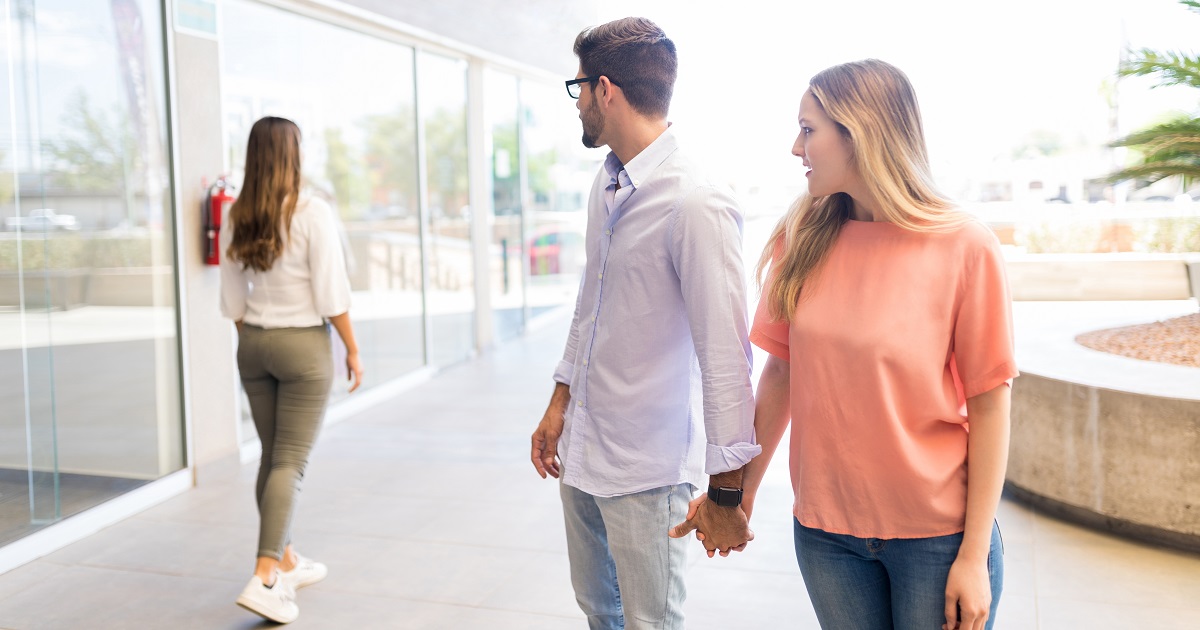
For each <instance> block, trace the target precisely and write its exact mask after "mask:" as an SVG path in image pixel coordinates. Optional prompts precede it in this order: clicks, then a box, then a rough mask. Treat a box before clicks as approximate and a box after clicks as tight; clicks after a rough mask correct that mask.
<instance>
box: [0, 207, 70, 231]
mask: <svg viewBox="0 0 1200 630" xmlns="http://www.w3.org/2000/svg"><path fill="white" fill-rule="evenodd" d="M4 229H6V230H24V231H26V232H48V231H52V230H78V229H79V222H78V221H77V220H76V219H75V216H74V215H70V214H59V213H57V212H55V211H53V210H51V209H50V208H38V209H37V210H30V211H29V214H28V215H26V216H23V217H4Z"/></svg>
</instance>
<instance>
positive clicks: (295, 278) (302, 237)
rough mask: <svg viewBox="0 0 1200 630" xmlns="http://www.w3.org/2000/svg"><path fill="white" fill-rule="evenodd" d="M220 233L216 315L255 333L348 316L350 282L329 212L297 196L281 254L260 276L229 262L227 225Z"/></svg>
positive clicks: (229, 231) (230, 229) (229, 225)
mask: <svg viewBox="0 0 1200 630" xmlns="http://www.w3.org/2000/svg"><path fill="white" fill-rule="evenodd" d="M223 227H225V229H223V230H221V238H220V246H221V314H222V315H224V316H225V317H228V318H230V319H233V320H242V321H244V322H246V323H247V324H251V325H253V326H258V327H260V328H305V327H309V326H320V325H321V324H323V323H324V321H325V319H324V318H326V317H332V316H334V315H341V314H342V313H345V312H347V311H349V310H350V278H349V276H347V274H346V258H345V256H344V255H343V254H342V244H341V241H340V240H339V239H338V230H337V222H336V219H335V218H334V216H333V209H332V208H330V207H329V204H327V203H325V202H324V201H322V200H320V199H316V198H313V197H309V196H304V195H302V196H301V197H300V201H299V202H298V203H297V204H296V212H295V214H293V215H292V229H291V235H290V237H288V238H287V242H286V243H285V244H284V247H283V253H282V254H281V255H280V256H279V258H278V259H277V260H276V261H275V264H273V265H271V269H269V270H268V271H266V272H259V271H255V270H254V269H249V268H247V269H243V268H242V263H241V262H239V261H235V260H229V259H228V256H227V255H226V253H225V252H226V251H227V250H228V249H229V244H230V243H231V242H233V230H234V227H233V224H232V222H230V221H228V220H227V221H226V222H225V225H224V226H223Z"/></svg>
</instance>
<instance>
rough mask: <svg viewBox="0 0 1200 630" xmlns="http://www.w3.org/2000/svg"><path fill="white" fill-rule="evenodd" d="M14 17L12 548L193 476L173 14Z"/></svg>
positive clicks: (0, 434) (39, 12)
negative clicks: (174, 145) (169, 115)
mask: <svg viewBox="0 0 1200 630" xmlns="http://www.w3.org/2000/svg"><path fill="white" fill-rule="evenodd" d="M9 6H10V7H11V13H9V14H7V15H5V16H4V18H5V20H6V21H7V23H6V25H5V26H6V28H7V29H8V30H7V31H6V32H10V33H14V34H15V37H14V41H13V42H12V45H11V46H8V47H6V51H5V52H4V54H6V55H7V54H11V55H12V56H11V57H6V58H5V59H4V68H5V70H4V71H5V72H6V74H7V76H5V77H4V78H5V85H13V86H14V87H15V90H14V93H13V95H12V96H13V99H12V102H13V103H14V105H15V108H13V109H12V110H11V111H10V109H9V103H8V102H7V99H6V102H5V103H4V105H2V106H0V107H3V108H4V114H3V118H4V120H5V122H6V123H8V124H11V125H13V126H14V127H15V128H16V129H17V134H16V136H15V137H13V138H11V140H10V141H9V142H8V143H7V144H6V145H5V146H2V147H0V152H2V153H3V156H0V163H3V164H4V170H5V172H6V175H7V176H6V177H5V178H4V179H5V183H4V184H0V214H2V215H3V217H4V228H5V230H4V232H3V233H2V235H0V408H2V409H0V417H2V418H3V419H2V420H0V495H2V496H4V497H5V498H6V499H7V498H8V497H11V496H18V495H21V494H23V495H24V496H26V497H28V500H27V501H14V502H10V501H7V500H6V501H5V502H4V509H3V510H0V544H2V543H3V542H4V541H6V540H11V539H13V538H16V537H20V536H22V535H25V534H27V533H28V532H30V531H33V530H34V529H36V528H37V527H38V526H41V525H44V524H46V523H51V522H54V521H55V520H58V519H59V518H61V517H64V516H69V515H71V514H74V513H76V512H79V511H81V510H83V509H86V508H88V507H92V506H94V505H96V504H98V503H100V502H102V501H104V500H107V499H109V498H112V497H114V496H116V495H118V494H121V493H122V492H125V491H127V490H129V489H131V488H133V487H136V486H138V485H141V484H144V483H146V482H147V481H149V480H152V479H156V478H158V477H161V476H163V475H165V474H167V473H170V472H172V471H175V470H179V469H180V468H182V467H183V466H184V438H183V423H182V414H181V408H180V404H179V359H178V353H177V347H178V343H177V330H176V323H175V320H176V318H175V308H176V299H175V294H174V281H173V275H174V269H173V264H174V253H173V237H172V235H173V227H172V225H171V220H172V209H171V194H170V181H169V171H170V169H169V163H168V149H167V129H166V124H165V123H166V115H165V111H166V110H165V108H166V102H165V94H166V93H165V85H164V84H165V81H164V76H165V75H164V67H163V63H164V52H163V49H162V38H163V33H162V31H161V27H160V25H161V23H162V16H161V8H160V7H161V5H160V3H159V2H153V1H150V0H113V1H111V2H104V3H96V2H83V1H81V0H36V1H30V0H26V1H24V2H18V3H12V4H11V5H9ZM10 80H11V83H10V82H9V81H10ZM18 479H20V481H18ZM14 483H15V484H17V485H18V486H19V485H21V484H22V483H23V484H24V486H25V487H24V488H15V490H16V492H13V490H14V488H13V487H12V485H11V484H14ZM22 505H23V506H24V507H23V509H18V508H19V506H22Z"/></svg>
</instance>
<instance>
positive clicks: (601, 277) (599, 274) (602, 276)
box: [596, 273, 604, 280]
mask: <svg viewBox="0 0 1200 630" xmlns="http://www.w3.org/2000/svg"><path fill="white" fill-rule="evenodd" d="M596 277H597V278H598V279H600V280H603V279H604V274H603V273H598V274H596Z"/></svg>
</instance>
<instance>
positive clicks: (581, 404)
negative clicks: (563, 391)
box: [575, 400, 583, 407]
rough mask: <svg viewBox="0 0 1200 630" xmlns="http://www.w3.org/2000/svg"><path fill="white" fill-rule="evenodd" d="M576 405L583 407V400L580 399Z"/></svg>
mask: <svg viewBox="0 0 1200 630" xmlns="http://www.w3.org/2000/svg"><path fill="white" fill-rule="evenodd" d="M575 406H577V407H582V406H583V401H582V400H580V401H578V402H576V403H575Z"/></svg>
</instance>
